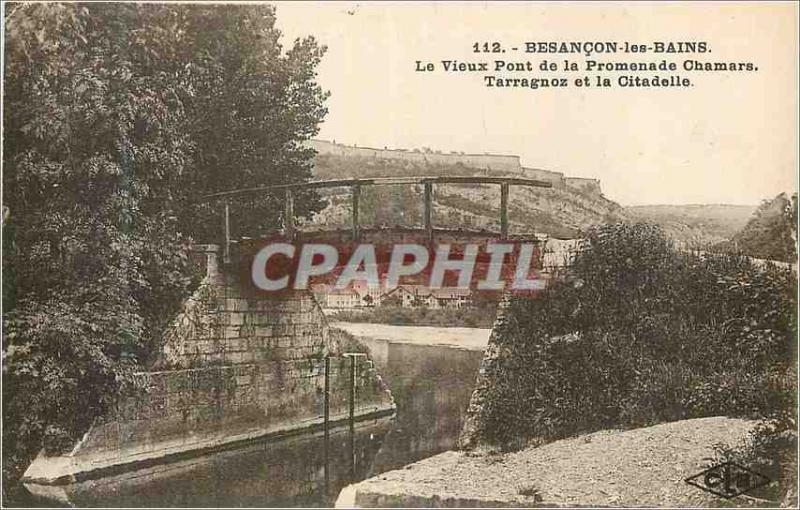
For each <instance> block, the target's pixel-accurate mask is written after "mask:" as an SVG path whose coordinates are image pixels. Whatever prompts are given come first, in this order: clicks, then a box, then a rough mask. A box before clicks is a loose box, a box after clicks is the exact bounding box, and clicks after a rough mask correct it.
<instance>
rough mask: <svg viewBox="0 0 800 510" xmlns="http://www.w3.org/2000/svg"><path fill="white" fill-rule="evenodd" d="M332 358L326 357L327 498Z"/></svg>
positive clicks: (326, 487) (326, 489)
mask: <svg viewBox="0 0 800 510" xmlns="http://www.w3.org/2000/svg"><path fill="white" fill-rule="evenodd" d="M330 373H331V358H330V357H328V356H325V400H324V401H325V416H324V422H323V423H324V425H323V426H324V431H325V432H324V434H325V446H324V448H325V497H326V498H327V496H328V484H329V483H330V474H329V473H328V471H329V459H328V450H329V449H330V445H329V443H330V430H329V421H330V391H331V382H330V381H331V377H330Z"/></svg>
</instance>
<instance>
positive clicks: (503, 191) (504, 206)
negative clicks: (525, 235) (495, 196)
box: [500, 182, 508, 239]
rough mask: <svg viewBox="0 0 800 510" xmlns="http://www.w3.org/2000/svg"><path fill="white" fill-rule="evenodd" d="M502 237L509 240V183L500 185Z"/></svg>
mask: <svg viewBox="0 0 800 510" xmlns="http://www.w3.org/2000/svg"><path fill="white" fill-rule="evenodd" d="M500 237H502V238H503V239H507V238H508V183H507V182H504V183H501V184H500Z"/></svg>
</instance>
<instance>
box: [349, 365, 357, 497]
mask: <svg viewBox="0 0 800 510" xmlns="http://www.w3.org/2000/svg"><path fill="white" fill-rule="evenodd" d="M350 479H351V480H352V481H355V479H356V357H355V356H350Z"/></svg>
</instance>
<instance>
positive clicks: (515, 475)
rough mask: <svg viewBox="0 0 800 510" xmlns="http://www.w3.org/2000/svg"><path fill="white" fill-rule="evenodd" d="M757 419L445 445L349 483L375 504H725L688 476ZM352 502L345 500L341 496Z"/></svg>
mask: <svg viewBox="0 0 800 510" xmlns="http://www.w3.org/2000/svg"><path fill="white" fill-rule="evenodd" d="M752 426H753V422H748V421H744V420H738V419H731V418H724V417H714V418H701V419H695V420H684V421H678V422H673V423H666V424H661V425H656V426H653V427H647V428H641V429H635V430H628V431H623V432H620V431H601V432H596V433H593V434H588V435H584V436H580V437H577V438H571V439H565V440H561V441H556V442H554V443H550V444H547V445H544V446H541V447H539V448H529V449H526V450H522V451H520V452H516V453H511V454H505V455H499V454H489V453H477V454H469V455H468V454H464V453H461V452H445V453H443V454H441V455H436V456H434V457H430V458H428V459H425V460H422V461H420V462H417V463H415V464H411V465H409V466H406V468H405V469H400V470H396V471H390V472H388V473H384V474H382V475H379V476H377V477H375V478H371V479H368V480H365V481H363V482H361V483H359V484H356V485H354V486H352V487H351V488H349V494H350V496H351V497H352V498H354V499H351V501H350V502H351V503H355V504H356V505H357V506H361V507H374V506H428V507H453V506H472V507H474V506H534V505H536V506H659V507H664V506H670V507H692V506H719V505H720V504H724V500H722V499H720V498H718V497H716V496H713V495H711V494H708V493H706V492H704V491H702V490H700V489H698V488H696V487H693V486H691V485H688V484H687V483H685V481H684V480H685V479H686V478H687V477H690V476H692V475H695V474H697V473H699V472H701V471H702V470H703V469H705V467H707V465H708V460H709V459H710V458H712V457H713V453H714V452H713V448H712V447H713V445H714V444H716V443H725V444H729V445H735V444H738V442H739V441H740V440H741V439H742V438H744V437H745V435H746V434H747V432H748V431H749V430H750V429H751V427H752ZM342 504H343V505H345V506H346V502H342Z"/></svg>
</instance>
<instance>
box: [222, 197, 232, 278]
mask: <svg viewBox="0 0 800 510" xmlns="http://www.w3.org/2000/svg"><path fill="white" fill-rule="evenodd" d="M222 260H223V261H224V262H225V263H226V264H227V263H229V262H230V261H231V211H230V204H228V202H225V253H224V254H223V259H222Z"/></svg>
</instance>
